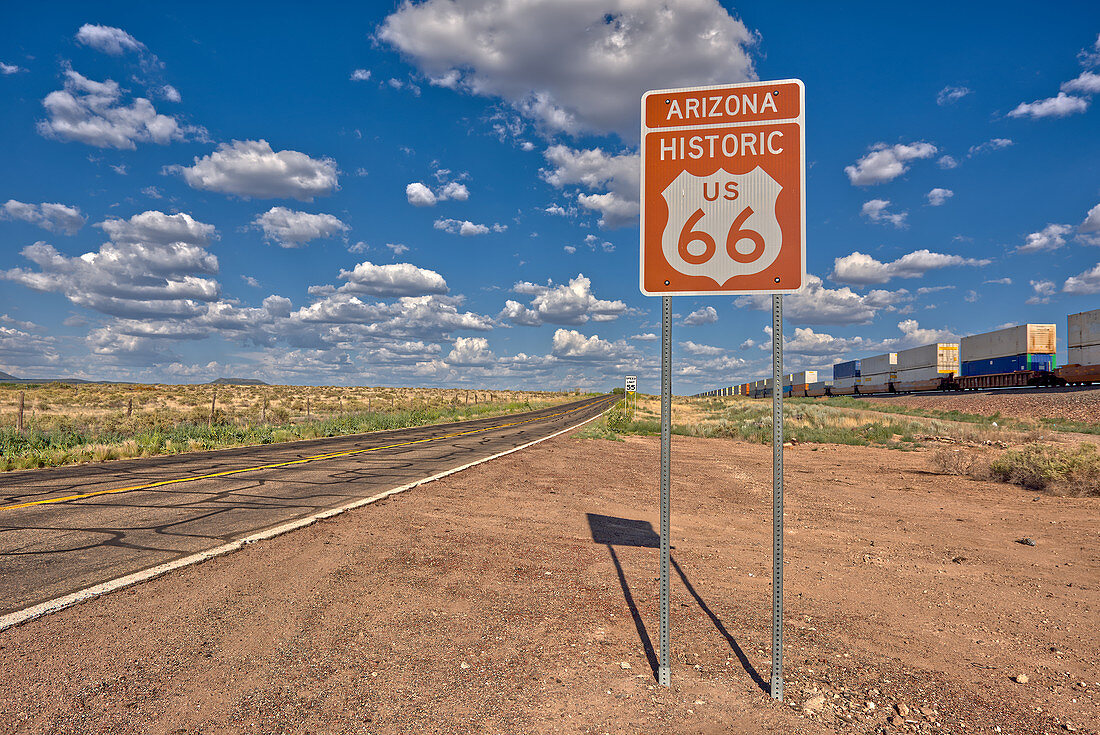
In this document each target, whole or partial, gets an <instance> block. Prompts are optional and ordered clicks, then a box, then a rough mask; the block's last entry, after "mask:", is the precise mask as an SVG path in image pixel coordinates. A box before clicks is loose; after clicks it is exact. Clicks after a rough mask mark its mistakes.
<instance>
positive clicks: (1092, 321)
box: [1068, 309, 1100, 365]
mask: <svg viewBox="0 0 1100 735" xmlns="http://www.w3.org/2000/svg"><path fill="white" fill-rule="evenodd" d="M1068 344H1069V348H1070V349H1071V350H1072V349H1073V348H1074V347H1089V346H1091V345H1100V309H1093V310H1092V311H1082V312H1081V313H1080V314H1070V315H1069V341H1068ZM1070 362H1071V363H1072V362H1074V360H1073V359H1072V358H1071V359H1070ZM1080 364H1081V365H1084V364H1085V363H1083V362H1082V363H1080ZM1088 364H1090V365H1091V364H1092V363H1088Z"/></svg>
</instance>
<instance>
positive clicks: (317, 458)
mask: <svg viewBox="0 0 1100 735" xmlns="http://www.w3.org/2000/svg"><path fill="white" fill-rule="evenodd" d="M600 400H608V399H600ZM597 403H599V401H593V402H591V403H586V404H584V405H583V406H577V407H576V408H571V409H569V410H568V411H562V412H561V413H553V414H549V415H547V416H536V417H535V418H533V419H527V420H525V421H513V422H512V423H510V424H496V425H493V426H487V427H485V428H482V429H470V430H469V431H457V432H454V433H452V434H443V435H441V436H430V437H426V438H424V439H414V440H412V441H407V442H398V443H396V444H386V445H384V446H380V447H368V448H366V449H353V450H349V451H346V452H329V453H327V454H315V455H313V456H310V457H305V458H303V459H294V460H289V461H287V462H274V463H272V464H265V465H258V466H256V467H241V468H239V469H235V470H224V471H222V472H211V473H210V474H207V475H195V476H193V477H176V478H173V479H171V480H158V481H157V482H149V483H146V484H144V485H132V486H130V487H117V488H112V489H110V490H97V491H95V492H91V493H80V494H79V495H66V496H64V497H60V498H46V499H45V500H32V501H29V502H26V503H17V504H15V505H2V506H0V510H15V509H16V508H29V507H30V506H32V505H46V504H47V503H63V502H66V501H69V500H83V499H84V498H94V497H96V496H98V495H112V494H114V493H126V492H132V491H134V490H149V489H150V488H154V487H163V486H164V485H174V484H176V483H180V482H194V481H195V480H209V479H212V478H215V477H226V476H228V475H237V474H240V473H242V472H255V471H257V470H270V469H276V468H278V467H290V466H293V465H299V464H306V463H309V462H317V461H320V460H323V459H335V458H336V457H350V456H352V455H355V454H363V453H365V452H377V451H380V450H382V449H395V448H397V447H407V446H411V445H413V444H423V443H424V442H432V441H439V440H440V439H454V438H456V437H460V436H469V435H470V434H479V433H481V432H485V431H492V430H494V429H507V428H508V427H511V426H522V425H523V424H529V423H531V422H533V421H541V420H543V419H553V418H557V417H559V416H566V415H568V414H571V413H573V412H575V411H580V410H581V409H584V408H589V407H591V406H593V405H596V404H597Z"/></svg>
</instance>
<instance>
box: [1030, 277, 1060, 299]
mask: <svg viewBox="0 0 1100 735" xmlns="http://www.w3.org/2000/svg"><path fill="white" fill-rule="evenodd" d="M1029 283H1030V284H1031V289H1032V291H1034V294H1033V295H1032V297H1031V298H1029V299H1028V300H1027V301H1025V302H1024V303H1025V304H1049V303H1050V297H1051V296H1053V295H1054V293H1055V292H1056V291H1057V290H1058V286H1057V285H1056V284H1055V283H1054V281H1047V280H1038V281H1029Z"/></svg>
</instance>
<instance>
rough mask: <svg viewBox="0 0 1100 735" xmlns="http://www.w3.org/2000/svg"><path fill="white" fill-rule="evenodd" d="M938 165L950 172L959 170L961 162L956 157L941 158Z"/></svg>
mask: <svg viewBox="0 0 1100 735" xmlns="http://www.w3.org/2000/svg"><path fill="white" fill-rule="evenodd" d="M936 165H937V166H939V167H940V168H942V169H944V170H950V169H953V168H958V166H959V162H958V161H956V160H955V158H954V156H940V158H939V160H938V161H936Z"/></svg>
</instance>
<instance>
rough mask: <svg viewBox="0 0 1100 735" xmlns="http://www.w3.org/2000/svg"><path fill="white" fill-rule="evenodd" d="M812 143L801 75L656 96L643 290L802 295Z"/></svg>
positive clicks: (647, 167)
mask: <svg viewBox="0 0 1100 735" xmlns="http://www.w3.org/2000/svg"><path fill="white" fill-rule="evenodd" d="M805 140H806V138H805V89H804V87H803V85H802V82H801V81H799V80H797V79H786V80H782V81H771V82H753V83H750V84H727V85H718V86H709V87H689V88H682V89H663V90H656V91H652V92H647V93H646V94H645V95H644V96H643V97H642V171H641V173H642V187H641V208H642V219H641V253H640V256H641V277H640V287H641V290H642V293H644V294H646V295H648V296H671V295H685V296H707V295H717V294H756V293H773V294H777V293H791V292H792V291H797V290H798V289H799V288H800V287H801V286H802V283H803V281H804V280H805V273H806V248H805V240H806V237H805V231H806V165H805V159H806V155H805Z"/></svg>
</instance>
